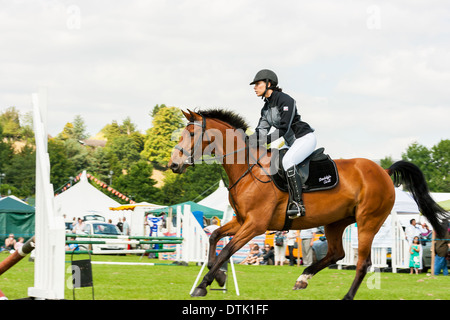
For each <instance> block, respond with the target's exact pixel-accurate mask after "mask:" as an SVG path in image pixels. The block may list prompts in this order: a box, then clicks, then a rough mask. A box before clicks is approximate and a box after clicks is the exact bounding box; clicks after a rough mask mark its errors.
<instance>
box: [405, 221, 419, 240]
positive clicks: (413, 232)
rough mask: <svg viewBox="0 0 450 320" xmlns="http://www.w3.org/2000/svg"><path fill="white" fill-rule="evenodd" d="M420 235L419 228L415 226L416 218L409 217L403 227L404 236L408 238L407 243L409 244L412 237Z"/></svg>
mask: <svg viewBox="0 0 450 320" xmlns="http://www.w3.org/2000/svg"><path fill="white" fill-rule="evenodd" d="M419 235H420V230H419V228H417V223H416V219H411V220H410V221H409V226H407V227H406V229H405V236H406V240H408V242H409V244H410V245H411V244H412V242H413V239H414V237H416V236H419Z"/></svg>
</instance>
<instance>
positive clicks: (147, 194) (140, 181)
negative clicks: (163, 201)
mask: <svg viewBox="0 0 450 320" xmlns="http://www.w3.org/2000/svg"><path fill="white" fill-rule="evenodd" d="M152 173H153V168H152V166H151V165H150V164H149V163H148V162H147V161H144V160H140V161H138V162H137V163H135V164H134V165H132V166H131V167H130V170H128V173H127V174H124V175H121V176H120V177H118V178H117V179H116V180H115V181H114V188H116V189H117V190H120V191H121V192H122V193H124V194H126V195H128V197H131V198H132V199H133V200H134V201H136V202H142V201H150V202H158V200H159V197H158V195H159V190H158V189H157V188H155V184H156V181H155V180H153V179H152V178H151V176H152Z"/></svg>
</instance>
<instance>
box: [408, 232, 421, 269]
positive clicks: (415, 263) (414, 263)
mask: <svg viewBox="0 0 450 320" xmlns="http://www.w3.org/2000/svg"><path fill="white" fill-rule="evenodd" d="M420 250H421V245H420V242H419V237H418V236H415V237H414V238H413V243H412V244H411V247H410V249H409V253H411V256H410V258H409V267H410V269H411V272H410V273H411V274H413V270H415V272H416V274H419V268H420Z"/></svg>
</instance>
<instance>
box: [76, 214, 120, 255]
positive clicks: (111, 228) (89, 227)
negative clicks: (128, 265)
mask: <svg viewBox="0 0 450 320" xmlns="http://www.w3.org/2000/svg"><path fill="white" fill-rule="evenodd" d="M83 234H87V235H113V236H119V235H120V234H121V233H120V230H119V228H117V226H116V225H114V224H112V223H106V222H102V221H96V220H92V221H85V222H84V229H83ZM77 240H88V241H91V240H92V241H99V240H100V241H101V240H103V239H99V238H84V237H83V238H81V237H79V238H77ZM90 246H91V247H92V250H94V251H99V250H124V249H127V245H126V244H114V243H112V244H92V245H90Z"/></svg>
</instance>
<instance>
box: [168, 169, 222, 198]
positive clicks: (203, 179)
mask: <svg viewBox="0 0 450 320" xmlns="http://www.w3.org/2000/svg"><path fill="white" fill-rule="evenodd" d="M225 176H226V174H225V172H224V170H223V167H222V166H221V165H219V164H207V163H202V164H198V165H195V167H189V168H188V169H187V170H186V172H185V173H184V174H181V175H180V174H175V173H172V172H171V171H167V172H166V177H165V179H164V186H163V187H162V188H161V200H162V202H163V203H164V204H167V205H171V204H175V203H180V202H185V201H193V200H195V201H200V200H202V199H203V198H205V197H207V196H208V195H210V194H211V193H212V192H214V191H215V189H214V188H212V186H214V185H215V184H217V182H218V181H219V180H220V179H221V178H222V177H225Z"/></svg>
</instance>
